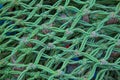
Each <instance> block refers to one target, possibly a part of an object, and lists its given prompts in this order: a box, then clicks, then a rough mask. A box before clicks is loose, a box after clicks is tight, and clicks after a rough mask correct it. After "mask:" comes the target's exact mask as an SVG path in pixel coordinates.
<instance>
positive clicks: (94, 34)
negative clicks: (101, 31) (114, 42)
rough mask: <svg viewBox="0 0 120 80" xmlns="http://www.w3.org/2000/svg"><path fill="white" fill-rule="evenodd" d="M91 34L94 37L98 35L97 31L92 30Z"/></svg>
mask: <svg viewBox="0 0 120 80" xmlns="http://www.w3.org/2000/svg"><path fill="white" fill-rule="evenodd" d="M90 36H91V37H93V38H94V37H98V34H97V33H96V32H95V31H92V32H91V34H90Z"/></svg>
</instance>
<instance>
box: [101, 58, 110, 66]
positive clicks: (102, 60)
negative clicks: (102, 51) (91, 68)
mask: <svg viewBox="0 0 120 80" xmlns="http://www.w3.org/2000/svg"><path fill="white" fill-rule="evenodd" d="M100 64H101V65H106V64H108V62H107V61H106V60H105V59H101V60H100Z"/></svg>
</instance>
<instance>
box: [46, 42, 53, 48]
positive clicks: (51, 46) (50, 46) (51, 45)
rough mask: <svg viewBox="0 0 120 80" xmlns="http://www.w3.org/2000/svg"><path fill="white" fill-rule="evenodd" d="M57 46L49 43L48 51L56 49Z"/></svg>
mask: <svg viewBox="0 0 120 80" xmlns="http://www.w3.org/2000/svg"><path fill="white" fill-rule="evenodd" d="M54 48H55V45H54V44H53V43H48V45H47V49H54Z"/></svg>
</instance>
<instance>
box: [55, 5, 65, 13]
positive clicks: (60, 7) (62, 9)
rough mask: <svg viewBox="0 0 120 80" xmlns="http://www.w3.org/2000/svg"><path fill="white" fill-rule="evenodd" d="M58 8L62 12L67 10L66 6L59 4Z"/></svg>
mask: <svg viewBox="0 0 120 80" xmlns="http://www.w3.org/2000/svg"><path fill="white" fill-rule="evenodd" d="M57 10H58V12H62V11H64V10H65V8H64V6H59V7H58V9H57Z"/></svg>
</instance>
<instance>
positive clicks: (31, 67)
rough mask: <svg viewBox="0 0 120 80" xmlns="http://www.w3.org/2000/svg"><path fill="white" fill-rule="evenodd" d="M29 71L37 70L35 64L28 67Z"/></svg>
mask: <svg viewBox="0 0 120 80" xmlns="http://www.w3.org/2000/svg"><path fill="white" fill-rule="evenodd" d="M28 69H33V70H34V69H36V65H35V64H33V63H30V64H29V65H28Z"/></svg>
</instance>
